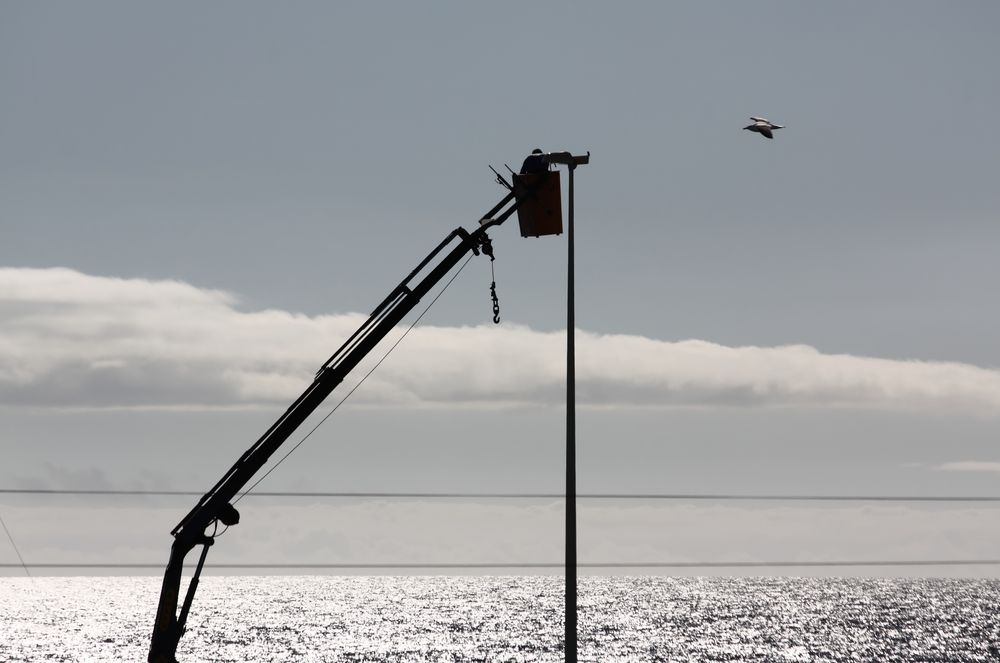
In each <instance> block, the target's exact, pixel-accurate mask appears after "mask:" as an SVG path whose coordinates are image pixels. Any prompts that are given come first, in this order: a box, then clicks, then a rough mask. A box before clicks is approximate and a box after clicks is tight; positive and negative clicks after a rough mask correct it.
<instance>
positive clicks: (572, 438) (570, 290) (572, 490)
mask: <svg viewBox="0 0 1000 663" xmlns="http://www.w3.org/2000/svg"><path fill="white" fill-rule="evenodd" d="M542 159H543V160H544V161H545V162H546V163H549V164H561V165H564V166H566V167H567V168H568V169H569V194H568V198H569V203H568V206H569V214H568V221H567V224H566V228H567V229H566V240H567V245H568V257H567V261H566V263H567V264H566V270H567V273H566V562H565V563H566V635H565V638H566V639H565V642H566V645H565V653H566V663H577V641H576V613H577V601H576V342H575V339H576V306H575V299H576V293H575V283H574V271H575V266H574V255H573V174H574V172H576V167H577V166H580V165H583V164H588V163H590V152H587V154H585V155H582V156H574V155H572V154H570V153H569V152H549V153H548V154H543V155H542Z"/></svg>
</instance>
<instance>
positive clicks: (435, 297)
mask: <svg viewBox="0 0 1000 663" xmlns="http://www.w3.org/2000/svg"><path fill="white" fill-rule="evenodd" d="M470 260H472V256H471V255H470V256H469V257H468V258H466V259H465V262H463V263H462V266H461V267H459V268H458V271H457V272H455V274H454V275H453V276H452V277H451V278H450V279H448V281H447V282H446V283H445V284H444V287H443V288H441V290H440V291H439V292H438V293H437V295H435V296H434V299H432V300H431V302H430V303H429V304H428V305H427V307H426V308H425V309H424V310H423V311H422V312H421V313H420V315H418V316H417V318H416V319H415V320H414V321H413V322H412V323H410V326H409V327H407V328H406V331H404V332H403V334H402V336H400V337H399V338H398V339H397V340H396V342H395V343H393V344H392V346H391V347H390V348H389V349H388V350H386V352H385V354H384V355H382V357H381V359H379V360H378V361H377V362H375V365H374V366H372V367H371V369H370V370H369V371H368V372H367V373H365V374H364V377H362V378H361V379H360V380H359V381H358V383H357V384H356V385H354V386H353V387H351V390H350V391H348V392H347V393H346V394H344V397H343V398H341V399H340V401H339V402H338V403H337V404H336V405H334V406H333V409H331V410H330V411H329V412H327V413H326V415H324V417H323V418H322V419H320V420H319V422H318V423H317V424H316V425H315V426H313V427H312V428H311V429H310V430H309V432H308V433H306V434H305V435H304V436H303V437H302V439H301V440H299V441H298V442H297V443H296V444H295V446H293V447H292V448H291V449H289V450H288V453H286V454H285V455H284V456H282V457H281V458H280V459H279V460H278V462H277V463H275V464H274V465H272V466H271V468H270V469H269V470H268V471H267V472H265V473H264V474H263V475H262V476H261V477H260V478H259V479H257V480H256V481H255V482H253V484H252V485H251V486H250V487H249V488H247V489H246V490H245V491H244V492H243V493H241V494H240V495H239V496H238V497H237V498H236V499H235V500H233V504H234V505H235V504H236V503H237V502H239V501H240V500H241V499H243V498H244V497H246V496H247V495H249V494H250V493H252V492H253V489H254V488H256V487H257V486H258V485H259V484H260V482H261V481H263V480H264V479H266V478H267V477H268V475H269V474H271V472H273V471H274V470H276V469H277V468H278V466H279V465H281V464H282V463H283V462H285V459H286V458H288V457H289V456H291V455H292V453H294V452H295V450H296V449H298V448H299V447H300V446H302V443H303V442H305V441H306V440H308V439H309V437H310V436H311V435H312V434H313V433H315V432H316V430H317V429H318V428H319V427H320V426H322V425H323V424H324V422H326V420H327V419H329V418H330V417H331V416H332V415H333V413H334V412H336V411H337V410H338V409H339V408H340V406H341V405H343V404H344V401H346V400H347V399H348V398H350V397H351V394H353V393H354V392H355V391H357V390H358V387H360V386H361V385H362V384H364V382H365V380H367V379H368V376H370V375H371V374H372V373H374V372H375V369H377V368H378V367H379V366H381V365H382V362H383V361H385V360H386V359H387V358H388V357H389V355H390V354H392V351H393V350H395V349H396V346H398V345H399V344H400V343H402V342H403V339H404V338H406V336H407V335H408V334H409V333H410V332H411V331H413V328H414V327H416V326H417V324H418V323H419V322H420V321H421V320H422V319H423V317H424V316H425V315H427V312H428V311H430V310H431V307H432V306H434V304H435V303H437V300H438V299H440V298H441V295H443V294H444V293H445V291H446V290H447V289H448V287H449V286H450V285H451V284H452V282H454V280H455V279H457V278H458V275H459V274H461V273H462V270H463V269H465V266H466V265H468V264H469V261H470ZM223 531H225V530H223Z"/></svg>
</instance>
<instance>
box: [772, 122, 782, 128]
mask: <svg viewBox="0 0 1000 663" xmlns="http://www.w3.org/2000/svg"><path fill="white" fill-rule="evenodd" d="M771 128H772V129H784V128H785V125H783V124H774V123H771Z"/></svg>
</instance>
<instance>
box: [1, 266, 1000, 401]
mask: <svg viewBox="0 0 1000 663" xmlns="http://www.w3.org/2000/svg"><path fill="white" fill-rule="evenodd" d="M364 318H365V316H363V315H360V314H340V315H321V316H315V317H310V316H306V315H300V314H294V313H289V312H286V311H279V310H263V311H244V310H240V308H239V300H238V299H237V298H236V297H234V296H233V295H232V294H229V293H226V292H222V291H218V290H208V289H202V288H197V287H195V286H193V285H190V284H186V283H182V282H177V281H149V280H143V279H118V278H109V277H102V276H93V275H88V274H83V273H80V272H77V271H73V270H70V269H62V268H54V269H16V268H0V404H3V405H8V406H31V407H84V408H88V407H98V408H100V407H177V408H204V407H246V406H255V405H263V404H268V405H271V404H274V403H286V402H288V401H290V400H291V399H292V398H294V397H295V396H297V395H298V394H299V393H300V392H301V391H302V389H304V388H305V386H306V385H307V384H308V383H309V381H310V380H311V379H312V377H313V374H314V372H315V370H316V369H317V368H318V367H319V365H320V364H321V363H322V362H323V361H324V360H325V359H326V358H327V357H328V356H329V355H330V354H332V352H333V351H334V350H335V349H336V348H337V347H339V345H340V343H341V342H343V340H344V339H346V338H347V337H348V336H349V335H350V334H351V333H352V332H353V331H354V330H355V329H356V328H357V327H358V325H360V324H361V323H362V322H363V320H364ZM401 333H402V329H400V330H398V333H397V334H396V336H395V337H398V335H399V334H401ZM391 338H393V337H391ZM390 340H391V339H390ZM564 343H565V340H564V333H563V332H551V333H545V332H538V331H534V330H532V329H529V328H527V327H524V326H518V325H510V324H505V325H504V326H502V327H492V326H476V327H433V326H423V327H418V328H417V329H416V330H414V332H413V333H411V334H410V336H409V337H408V338H407V339H406V340H405V341H404V342H403V344H401V346H400V347H399V349H398V350H397V351H396V352H394V353H393V355H392V356H391V358H390V359H389V360H388V361H386V362H385V364H383V366H382V367H380V368H379V370H378V371H376V372H375V373H374V374H373V375H372V377H371V378H370V379H369V380H368V381H367V382H366V384H365V385H364V387H363V389H360V390H359V391H358V393H357V394H356V395H355V396H354V397H353V398H352V403H355V404H357V403H363V404H366V405H370V406H388V407H401V406H403V407H411V406H448V407H458V406H478V407H482V406H493V405H504V406H537V405H541V406H550V405H559V404H561V403H562V399H563V388H564V381H565V372H564V371H565V368H564V361H565V359H564V358H565V346H564ZM382 352H383V351H380V350H376V352H375V353H373V355H375V356H373V357H371V358H370V359H371V360H372V361H374V360H375V359H376V356H381V354H382ZM369 365H371V363H369ZM365 370H366V367H365V366H364V365H362V366H361V367H359V369H358V370H357V371H356V372H355V373H356V375H357V377H358V378H360V376H361V375H363V373H364V371H365ZM577 384H578V386H577V389H578V394H577V399H578V403H580V404H581V405H583V406H593V407H619V408H625V407H675V406H702V407H727V406H728V407H732V406H742V407H747V406H758V407H766V406H770V407H783V406H810V407H857V408H879V409H894V410H909V409H914V410H926V409H933V410H940V411H947V412H953V411H958V412H969V413H976V414H985V415H995V414H998V413H1000V371H995V370H990V369H985V368H980V367H976V366H972V365H968V364H960V363H952V362H932V361H900V360H889V359H878V358H871V357H858V356H852V355H831V354H823V353H821V352H819V351H818V350H817V349H815V348H812V347H809V346H805V345H789V346H779V347H727V346H723V345H718V344H716V343H711V342H708V341H702V340H685V341H665V340H659V339H653V338H645V337H641V336H634V335H627V334H614V335H598V334H593V333H588V332H586V331H578V334H577Z"/></svg>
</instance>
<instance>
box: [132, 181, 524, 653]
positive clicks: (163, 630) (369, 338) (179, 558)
mask: <svg viewBox="0 0 1000 663" xmlns="http://www.w3.org/2000/svg"><path fill="white" fill-rule="evenodd" d="M512 201H513V204H511V205H510V206H509V207H507V209H503V208H504V207H505V206H507V205H508V204H509V203H512ZM517 205H518V203H517V200H516V199H515V196H514V194H513V193H508V194H507V195H506V196H505V197H504V198H503V199H502V200H501V201H500V202H499V203H497V205H495V206H494V207H493V209H491V210H490V211H489V212H487V213H486V214H485V215H484V217H483V219H482V220H481V221H480V222H479V227H478V228H476V229H475V230H473V231H471V232H469V231H467V230H465V229H463V228H457V229H455V230H454V231H452V232H451V233H450V234H449V235H448V236H447V237H446V238H445V239H444V241H442V242H441V243H440V244H439V245H438V246H437V248H435V249H434V250H433V251H431V253H430V254H429V255H428V256H427V257H426V258H424V259H423V260H422V261H421V262H420V264H419V265H417V266H416V268H414V270H413V271H412V272H410V274H409V275H408V276H407V277H406V278H405V279H403V281H402V282H401V283H400V284H399V285H398V286H396V287H395V288H394V289H393V290H392V292H390V293H389V295H388V296H387V297H386V298H385V299H384V300H383V301H382V303H381V304H379V305H378V306H377V307H376V308H375V310H374V311H372V313H371V315H370V316H369V317H368V319H367V320H366V321H365V322H364V324H362V325H361V326H360V327H359V328H358V330H357V331H356V332H354V334H352V335H351V337H350V338H349V339H347V341H346V342H345V343H344V344H343V345H342V346H341V347H340V349H339V350H337V351H336V352H335V353H334V354H333V356H331V357H330V358H329V359H328V360H327V361H326V363H324V364H323V365H322V366H321V367H320V368H319V370H318V371H317V372H316V376H315V378H314V379H313V381H312V383H311V384H310V385H309V386H308V387H306V389H305V391H303V392H302V394H301V395H300V396H299V397H298V398H297V399H296V400H295V402H293V403H292V404H291V406H289V408H288V409H287V410H286V411H285V413H284V414H282V415H281V416H280V417H279V418H278V420H277V421H275V422H274V424H272V425H271V427H270V428H268V429H267V431H266V432H265V433H264V434H263V435H262V436H261V437H260V439H258V440H257V441H256V442H255V443H254V444H253V445H252V446H251V447H250V448H249V449H247V450H246V452H245V453H244V454H243V455H242V456H240V458H239V460H237V461H236V463H235V464H234V465H233V466H232V467H231V468H229V470H228V471H227V472H226V473H225V474H224V475H223V477H222V478H221V479H220V480H219V481H218V483H216V484H215V486H213V487H212V489H211V490H209V491H208V492H207V493H205V495H204V496H203V497H202V498H201V499H200V500H199V501H198V503H197V504H196V505H195V506H194V508H193V509H191V511H189V512H188V514H187V515H186V516H184V518H183V519H182V520H181V521H180V522H179V523H178V524H177V526H176V527H174V529H173V530H172V531H171V534H172V535H173V536H174V542H173V544H172V546H171V549H170V558H169V560H168V562H167V568H166V571H165V572H164V574H163V585H162V588H161V590H160V601H159V605H158V607H157V611H156V623H155V625H154V627H153V635H152V639H151V642H150V647H149V657H148V661H149V663H176V660H177V659H176V652H177V643H178V641H179V640H180V638H181V636H182V635H183V634H184V629H185V623H186V621H187V615H188V611H189V610H190V608H191V602H192V600H193V599H194V594H195V591H196V590H197V588H198V579H199V577H200V575H201V570H202V567H203V566H204V563H205V557H206V556H207V554H208V548H209V546H211V545H212V544H213V543H214V538H213V536H214V527H216V526H217V525H218V523H222V524H223V525H235V524H237V523H238V522H239V519H240V516H239V513H238V512H237V511H236V508H235V507H233V505H232V501H233V499H234V498H235V497H236V496H237V495H238V494H239V493H240V491H241V490H243V488H244V487H245V486H246V484H247V483H248V482H249V481H250V479H252V478H253V476H254V475H255V474H256V473H257V472H258V471H259V470H260V469H261V468H262V467H263V466H264V465H265V464H266V463H267V461H268V459H269V458H270V457H271V456H272V454H274V452H275V451H277V449H278V448H279V447H280V446H281V445H282V444H283V443H284V442H285V441H286V440H287V439H288V438H289V437H290V436H291V435H292V434H293V433H294V432H295V430H296V429H297V428H298V427H299V426H300V425H301V424H302V422H304V421H305V420H306V419H307V418H308V417H309V415H310V414H312V413H313V411H314V410H315V409H316V408H317V407H319V405H320V404H321V403H322V402H323V400H324V399H326V397H327V396H329V395H330V393H331V392H332V391H333V390H334V389H335V388H336V387H337V385H339V384H340V383H341V382H342V381H343V380H344V378H345V377H346V376H347V375H348V374H349V373H350V372H351V371H352V370H353V369H354V368H355V367H356V366H357V365H358V363H359V362H361V360H362V359H364V358H365V356H366V355H368V353H369V352H371V351H372V349H374V348H375V346H376V345H377V344H378V343H379V342H380V341H381V340H382V339H383V338H384V337H385V336H386V334H388V333H389V332H390V331H391V330H392V329H393V328H395V326H396V325H397V324H398V323H399V322H400V321H401V320H402V319H403V317H404V316H406V314H407V313H409V312H410V311H411V310H412V309H413V307H414V306H416V305H417V303H418V302H419V301H420V300H421V298H422V297H424V296H425V295H426V294H427V293H428V292H429V291H430V290H431V289H432V288H433V287H434V286H435V285H436V284H437V283H438V282H439V281H440V280H441V279H442V278H443V277H444V276H445V275H447V274H448V273H449V272H450V271H451V270H452V269H453V268H454V267H455V266H456V265H457V264H458V263H459V262H460V261H461V259H462V258H463V257H464V256H465V255H467V254H468V253H469V252H472V253H475V254H479V253H480V252H481V251H482V252H483V253H485V254H486V255H490V256H492V253H493V248H492V245H491V242H490V238H489V237H488V236H487V234H486V231H487V230H489V229H490V228H491V227H493V226H497V225H500V224H501V223H503V222H504V221H506V220H507V218H509V217H510V216H511V214H513V213H514V211H515V210H516V209H517ZM501 210H503V211H502V212H501ZM209 528H213V533H212V534H209V533H207V531H208V529H209ZM199 545H201V546H203V548H202V551H201V555H200V557H199V559H198V564H197V566H196V568H195V572H194V575H193V576H192V579H191V582H190V583H189V585H188V589H187V592H186V595H185V597H184V602H183V605H182V606H181V610H180V612H179V613H178V611H177V603H178V598H179V596H180V585H181V575H182V572H183V568H184V558H185V557H186V556H187V554H188V553H189V552H191V551H192V550H193V549H194V548H195V547H196V546H199Z"/></svg>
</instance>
